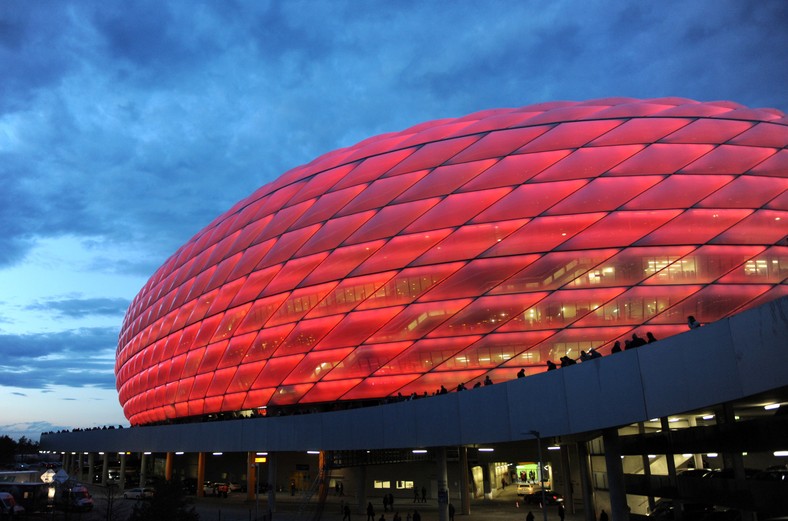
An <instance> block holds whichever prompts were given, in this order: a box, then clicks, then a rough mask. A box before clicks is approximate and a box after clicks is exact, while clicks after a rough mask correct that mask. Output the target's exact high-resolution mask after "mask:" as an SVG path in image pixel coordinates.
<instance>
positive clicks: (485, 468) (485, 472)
mask: <svg viewBox="0 0 788 521" xmlns="http://www.w3.org/2000/svg"><path fill="white" fill-rule="evenodd" d="M481 466H482V486H483V487H484V499H492V486H493V484H492V482H493V480H492V476H490V464H489V463H482V464H481Z"/></svg>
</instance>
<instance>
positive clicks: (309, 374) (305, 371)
mask: <svg viewBox="0 0 788 521" xmlns="http://www.w3.org/2000/svg"><path fill="white" fill-rule="evenodd" d="M352 351H353V348H352V347H346V348H342V349H332V350H330V351H320V352H312V353H307V355H306V357H304V359H303V360H302V361H301V363H300V364H298V366H296V368H295V369H293V370H292V371H291V372H290V374H289V375H288V376H287V378H286V379H285V381H284V382H283V383H284V385H292V384H297V383H304V382H316V381H318V380H320V379H321V378H323V377H324V376H325V375H326V374H327V373H328V372H329V371H331V369H333V368H334V366H336V365H337V364H338V363H339V362H341V361H342V360H343V359H344V358H345V357H346V356H347V355H348V354H350V353H351V352H352Z"/></svg>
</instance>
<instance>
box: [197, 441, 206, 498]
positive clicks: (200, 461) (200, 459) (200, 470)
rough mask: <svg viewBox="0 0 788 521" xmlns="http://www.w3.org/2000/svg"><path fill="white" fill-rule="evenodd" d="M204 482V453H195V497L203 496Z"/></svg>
mask: <svg viewBox="0 0 788 521" xmlns="http://www.w3.org/2000/svg"><path fill="white" fill-rule="evenodd" d="M203 483H205V453H204V452H198V453H197V497H205V490H204V489H203Z"/></svg>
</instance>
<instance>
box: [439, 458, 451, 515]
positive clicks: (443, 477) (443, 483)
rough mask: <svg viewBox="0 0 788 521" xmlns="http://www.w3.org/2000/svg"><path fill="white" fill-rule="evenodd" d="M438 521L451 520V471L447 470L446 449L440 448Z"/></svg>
mask: <svg viewBox="0 0 788 521" xmlns="http://www.w3.org/2000/svg"><path fill="white" fill-rule="evenodd" d="M437 456H438V458H437V459H438V520H439V521H448V519H449V471H448V470H447V469H446V447H438V449H437Z"/></svg>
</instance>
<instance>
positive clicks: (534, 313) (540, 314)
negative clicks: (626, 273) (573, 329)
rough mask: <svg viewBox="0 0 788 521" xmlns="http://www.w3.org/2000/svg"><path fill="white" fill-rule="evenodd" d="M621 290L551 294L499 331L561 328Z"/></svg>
mask: <svg viewBox="0 0 788 521" xmlns="http://www.w3.org/2000/svg"><path fill="white" fill-rule="evenodd" d="M624 290H625V288H594V289H573V290H559V291H555V292H553V293H551V294H550V295H548V296H547V297H546V298H544V299H542V300H540V301H539V302H537V303H536V304H534V305H533V306H531V307H529V308H528V309H526V310H525V311H523V312H522V313H519V314H518V315H517V316H515V317H513V318H512V319H511V320H510V321H509V322H507V323H506V324H504V325H503V326H502V327H501V328H500V329H499V331H502V332H503V331H524V330H534V329H555V328H558V327H564V326H567V325H569V324H571V323H573V322H575V321H577V320H578V319H580V318H582V317H583V316H585V315H586V314H587V313H590V312H592V311H594V310H597V309H598V308H599V307H600V306H603V305H604V304H605V303H606V302H608V301H609V300H610V299H612V298H614V297H616V296H617V295H619V294H621V293H622V292H623V291H624Z"/></svg>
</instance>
